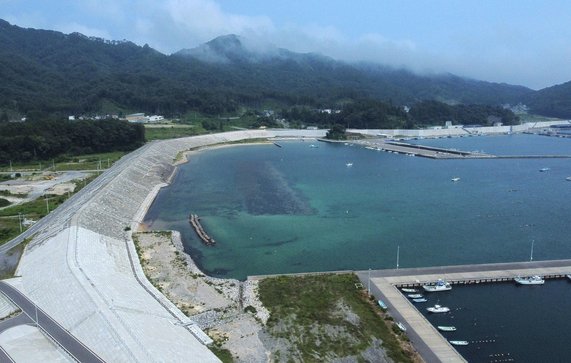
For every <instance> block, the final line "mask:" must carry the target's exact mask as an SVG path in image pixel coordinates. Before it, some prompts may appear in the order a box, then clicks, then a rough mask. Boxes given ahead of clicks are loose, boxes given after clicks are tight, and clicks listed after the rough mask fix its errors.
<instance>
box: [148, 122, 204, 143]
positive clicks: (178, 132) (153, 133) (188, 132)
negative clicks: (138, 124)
mask: <svg viewBox="0 0 571 363" xmlns="http://www.w3.org/2000/svg"><path fill="white" fill-rule="evenodd" d="M203 133H204V130H203V129H202V128H198V127H195V126H193V125H180V124H179V125H164V126H163V127H157V126H153V127H149V126H145V139H146V140H147V141H152V140H165V139H176V138H179V137H186V136H194V135H199V134H203Z"/></svg>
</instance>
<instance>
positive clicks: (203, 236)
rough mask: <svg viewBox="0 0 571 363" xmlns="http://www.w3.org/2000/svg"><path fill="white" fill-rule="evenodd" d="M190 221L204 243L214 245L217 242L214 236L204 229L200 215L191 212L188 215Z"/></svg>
mask: <svg viewBox="0 0 571 363" xmlns="http://www.w3.org/2000/svg"><path fill="white" fill-rule="evenodd" d="M188 221H189V223H190V225H191V226H192V228H193V229H194V231H195V232H196V234H197V235H198V237H199V238H200V240H201V241H202V243H204V244H205V245H207V246H214V245H215V244H216V241H215V240H214V238H212V237H210V236H209V235H208V234H207V233H206V232H205V231H204V228H203V227H202V224H200V218H198V215H196V214H192V213H191V214H190V215H189V216H188Z"/></svg>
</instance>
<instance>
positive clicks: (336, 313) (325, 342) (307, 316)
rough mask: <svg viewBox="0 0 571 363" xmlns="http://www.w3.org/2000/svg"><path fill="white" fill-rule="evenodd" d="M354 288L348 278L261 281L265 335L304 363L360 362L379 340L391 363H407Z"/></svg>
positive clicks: (375, 312)
mask: <svg viewBox="0 0 571 363" xmlns="http://www.w3.org/2000/svg"><path fill="white" fill-rule="evenodd" d="M357 282H358V279H357V277H356V276H355V275H352V274H345V275H316V276H311V275H310V276H303V277H291V276H280V277H274V278H267V279H264V280H262V281H261V282H260V286H259V295H260V300H261V301H262V303H263V304H264V306H266V307H267V308H268V310H269V311H270V318H269V320H268V323H267V329H268V331H269V333H270V334H272V335H273V336H275V337H277V338H283V339H287V340H289V341H290V343H292V344H293V347H294V350H295V354H298V356H299V358H300V359H301V360H302V361H305V362H319V361H322V360H324V359H325V358H327V359H332V358H334V357H347V356H359V355H360V353H361V352H363V351H364V350H365V349H367V348H368V347H370V346H371V345H372V344H373V343H374V339H380V340H382V347H383V349H385V350H386V352H387V355H388V356H389V357H391V358H392V359H393V360H395V361H396V362H411V361H412V360H411V358H410V356H409V353H406V352H405V351H404V350H403V348H402V347H401V345H400V343H399V341H398V339H397V338H396V336H395V334H393V333H392V332H391V329H389V328H388V327H387V325H386V324H385V323H384V321H383V319H382V318H381V316H380V315H379V314H380V313H379V311H378V310H377V309H376V308H375V307H374V304H372V303H371V301H370V300H369V299H367V297H366V295H365V294H363V291H362V290H356V289H355V283H357ZM284 353H285V352H281V353H280V354H284ZM357 359H359V358H357Z"/></svg>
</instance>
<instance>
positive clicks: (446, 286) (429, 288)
mask: <svg viewBox="0 0 571 363" xmlns="http://www.w3.org/2000/svg"><path fill="white" fill-rule="evenodd" d="M422 288H423V289H424V291H426V292H438V291H448V290H452V286H450V283H448V282H446V281H444V280H442V279H438V281H436V283H435V284H429V285H423V286H422Z"/></svg>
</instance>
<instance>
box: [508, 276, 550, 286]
mask: <svg viewBox="0 0 571 363" xmlns="http://www.w3.org/2000/svg"><path fill="white" fill-rule="evenodd" d="M514 281H515V282H516V283H517V284H520V285H543V284H544V283H545V280H544V279H543V278H542V277H541V276H537V275H534V276H528V277H520V276H518V277H516V278H515V279H514Z"/></svg>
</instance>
